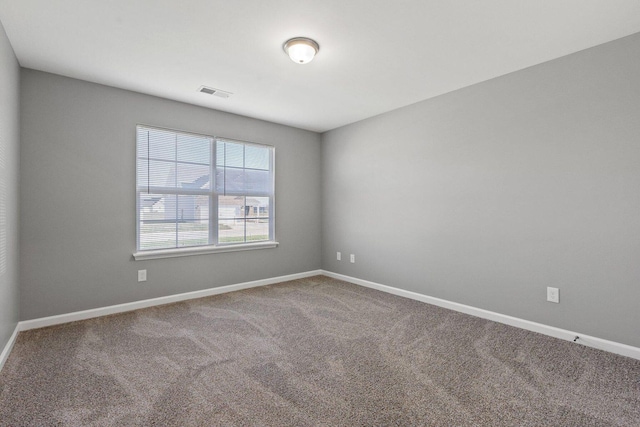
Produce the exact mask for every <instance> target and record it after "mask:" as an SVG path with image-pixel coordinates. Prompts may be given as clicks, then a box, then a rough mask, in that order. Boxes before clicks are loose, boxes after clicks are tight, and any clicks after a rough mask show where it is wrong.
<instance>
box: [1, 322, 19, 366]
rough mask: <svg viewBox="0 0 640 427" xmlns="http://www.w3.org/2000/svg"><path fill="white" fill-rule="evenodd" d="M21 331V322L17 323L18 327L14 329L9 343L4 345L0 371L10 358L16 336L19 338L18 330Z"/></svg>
mask: <svg viewBox="0 0 640 427" xmlns="http://www.w3.org/2000/svg"><path fill="white" fill-rule="evenodd" d="M19 331H20V324H19V323H18V324H17V325H16V328H15V329H14V330H13V334H11V337H9V341H8V342H7V345H5V346H4V349H3V350H2V353H0V371H2V368H3V367H4V364H5V362H6V361H7V359H8V358H9V353H11V349H12V348H13V344H15V342H16V338H18V332H19Z"/></svg>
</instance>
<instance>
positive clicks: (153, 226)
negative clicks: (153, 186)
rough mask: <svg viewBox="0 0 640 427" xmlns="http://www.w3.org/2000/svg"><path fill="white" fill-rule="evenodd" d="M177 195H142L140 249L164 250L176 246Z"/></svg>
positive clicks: (140, 202)
mask: <svg viewBox="0 0 640 427" xmlns="http://www.w3.org/2000/svg"><path fill="white" fill-rule="evenodd" d="M176 204H177V198H176V196H175V195H168V194H147V193H142V194H140V201H139V206H140V212H139V220H140V225H139V227H140V249H141V250H147V249H162V248H173V247H175V246H176Z"/></svg>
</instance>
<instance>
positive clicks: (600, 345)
mask: <svg viewBox="0 0 640 427" xmlns="http://www.w3.org/2000/svg"><path fill="white" fill-rule="evenodd" d="M321 274H322V275H325V276H328V277H332V278H334V279H338V280H343V281H345V282H349V283H353V284H356V285H360V286H365V287H368V288H372V289H377V290H379V291H382V292H387V293H390V294H393V295H398V296H401V297H405V298H410V299H414V300H417V301H422V302H425V303H428V304H433V305H437V306H439V307H443V308H447V309H450V310H454V311H458V312H461V313H466V314H469V315H472V316H476V317H480V318H483V319H488V320H492V321H494V322H498V323H503V324H505V325H510V326H515V327H517V328H521V329H526V330H528V331H533V332H538V333H541V334H544V335H548V336H552V337H555V338H560V339H563V340H566V341H573V340H574V338H575V337H576V336H578V337H580V338H579V339H578V341H577V343H578V344H582V345H585V346H587V347H593V348H597V349H600V350H604V351H608V352H611V353H615V354H620V355H622V356H627V357H631V358H634V359H638V360H640V348H638V347H632V346H630V345H626V344H621V343H617V342H614V341H609V340H605V339H602V338H597V337H592V336H589V335H585V334H582V333H579V332H574V331H568V330H566V329H560V328H556V327H553V326H548V325H544V324H542V323H536V322H532V321H529V320H524V319H520V318H517V317H512V316H507V315H505V314H500V313H496V312H493V311H489V310H484V309H481V308H476V307H472V306H469V305H464V304H459V303H456V302H452V301H447V300H444V299H440V298H435V297H431V296H428V295H423V294H419V293H417V292H412V291H406V290H403V289H398V288H394V287H392V286H387V285H382V284H380V283H375V282H370V281H368V280H363V279H358V278H355V277H350V276H345V275H343V274H338V273H333V272H331V271H326V270H312V271H307V272H303V273H297V274H290V275H287V276H279V277H272V278H269V279H262V280H255V281H252V282H244V283H238V284H234V285H228V286H220V287H218V288H210V289H203V290H201V291H194V292H186V293H182V294H177V295H169V296H165V297H159V298H152V299H147V300H142V301H134V302H130V303H125V304H118V305H112V306H108V307H101V308H95V309H91V310H83V311H76V312H73V313H68V314H60V315H57V316H50V317H43V318H39V319H33V320H24V321H21V322H19V323H18V325H17V326H16V330H15V331H14V333H13V335H12V336H11V338H10V339H9V342H8V343H7V345H6V346H5V348H4V350H3V351H2V353H1V354H0V369H2V366H3V365H4V362H5V361H6V359H7V357H8V356H9V353H10V352H11V348H12V347H13V344H14V342H15V340H16V337H17V334H18V331H26V330H29V329H37V328H44V327H46V326H53V325H59V324H62V323H68V322H75V321H77V320H85V319H91V318H94V317H100V316H106V315H109V314H116V313H123V312H126V311H132V310H138V309H140V308H147V307H153V306H158V305H163V304H169V303H172V302H179V301H186V300H190V299H195V298H203V297H207V296H211V295H218V294H223V293H227V292H233V291H239V290H242V289H249V288H254V287H258V286H266V285H272V284H274V283H280V282H286V281H289V280H295V279H303V278H306V277H311V276H317V275H321Z"/></svg>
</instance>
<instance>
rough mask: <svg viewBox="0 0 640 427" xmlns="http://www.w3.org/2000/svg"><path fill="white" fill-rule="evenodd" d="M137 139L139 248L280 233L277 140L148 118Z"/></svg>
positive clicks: (262, 238)
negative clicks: (163, 125)
mask: <svg viewBox="0 0 640 427" xmlns="http://www.w3.org/2000/svg"><path fill="white" fill-rule="evenodd" d="M136 139H137V166H136V169H137V173H136V177H137V178H136V183H137V191H136V194H137V219H138V221H137V223H138V227H137V242H138V245H137V246H138V251H145V250H154V249H171V248H183V247H192V246H206V245H210V246H216V245H232V244H238V243H247V242H259V241H272V240H274V220H273V218H274V215H273V213H274V173H273V165H274V150H273V147H271V146H267V145H261V144H254V143H248V142H240V141H233V140H228V139H221V138H215V137H211V136H206V135H196V134H190V133H185V132H177V131H172V130H166V129H159V128H152V127H147V126H138V127H137V138H136ZM212 177H213V182H212V181H211V179H212Z"/></svg>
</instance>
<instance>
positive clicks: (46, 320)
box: [2, 270, 322, 354]
mask: <svg viewBox="0 0 640 427" xmlns="http://www.w3.org/2000/svg"><path fill="white" fill-rule="evenodd" d="M320 274H322V270H312V271H306V272H303V273H296V274H289V275H287V276H279V277H271V278H269V279H262V280H254V281H252V282H244V283H237V284H235V285H227V286H220V287H217V288H210V289H203V290H201V291H193V292H186V293H183V294H176V295H169V296H166V297H159V298H151V299H146V300H142V301H134V302H128V303H124V304H118V305H111V306H108V307H100V308H93V309H91V310H83V311H75V312H73V313H67V314H59V315H57V316H49V317H41V318H39V319H32V320H23V321H22V322H19V323H18V329H19V330H20V331H28V330H29V329H37V328H44V327H46V326H53V325H59V324H62V323H69V322H75V321H77V320H85V319H91V318H94V317H100V316H107V315H109V314H116V313H123V312H126V311H132V310H138V309H140V308H147V307H153V306H157V305H163V304H169V303H172V302H179V301H186V300H190V299H195V298H203V297H208V296H211V295H218V294H224V293H227V292H233V291H239V290H242V289H249V288H255V287H258V286H266V285H272V284H274V283H280V282H286V281H289V280H295V279H303V278H305V277H311V276H317V275H320ZM2 354H4V353H2Z"/></svg>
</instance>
